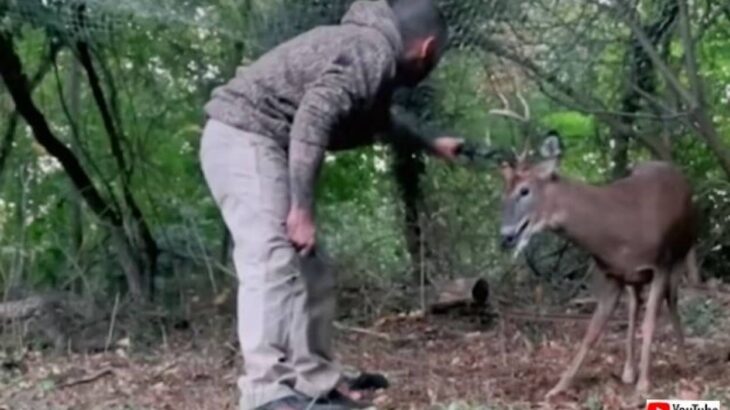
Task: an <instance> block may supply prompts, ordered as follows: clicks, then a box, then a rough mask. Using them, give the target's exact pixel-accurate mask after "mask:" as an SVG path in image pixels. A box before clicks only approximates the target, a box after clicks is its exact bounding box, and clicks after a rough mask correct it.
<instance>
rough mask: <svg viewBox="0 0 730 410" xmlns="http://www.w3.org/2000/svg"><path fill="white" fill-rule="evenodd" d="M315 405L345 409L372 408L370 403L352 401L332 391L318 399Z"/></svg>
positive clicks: (338, 392) (336, 391)
mask: <svg viewBox="0 0 730 410" xmlns="http://www.w3.org/2000/svg"><path fill="white" fill-rule="evenodd" d="M315 403H316V404H321V405H329V406H341V407H342V408H346V409H366V408H368V407H371V406H372V403H369V402H364V401H356V400H353V399H351V398H350V397H347V396H346V395H344V394H342V393H341V392H340V391H338V390H332V391H331V392H329V394H328V395H326V396H324V397H320V398H318V399H317V401H316V402H315Z"/></svg>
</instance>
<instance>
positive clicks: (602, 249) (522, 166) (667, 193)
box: [500, 131, 698, 399]
mask: <svg viewBox="0 0 730 410" xmlns="http://www.w3.org/2000/svg"><path fill="white" fill-rule="evenodd" d="M562 151H563V150H562V141H561V137H560V135H559V134H558V133H557V132H554V131H551V132H550V133H548V135H547V136H546V137H545V138H544V141H543V144H542V147H541V148H540V149H539V154H540V155H539V156H538V158H533V159H530V158H528V155H527V153H526V152H523V153H522V154H521V155H519V156H517V157H516V158H513V159H511V160H508V161H504V162H503V163H502V166H501V175H502V179H503V182H504V186H503V193H502V201H501V207H502V209H501V223H500V237H501V245H502V247H503V248H504V249H505V250H512V251H513V252H514V256H515V257H517V256H518V255H519V254H520V253H521V252H522V250H524V249H525V247H526V246H527V245H528V244H529V242H530V239H531V238H532V237H533V236H534V235H535V234H537V233H539V232H542V231H550V232H554V233H556V234H557V235H560V236H562V237H563V238H565V239H567V240H569V241H570V242H572V243H573V244H574V245H576V246H578V247H579V248H582V249H584V250H585V251H587V252H588V253H589V254H590V256H591V258H592V267H593V268H595V269H594V272H595V277H594V279H596V285H597V286H595V289H594V294H595V298H596V300H597V306H596V309H595V311H594V313H593V316H592V318H591V320H590V323H589V325H588V329H587V331H586V333H585V335H584V337H583V340H582V341H581V343H580V346H579V348H578V351H577V352H576V354H575V356H574V357H573V359H572V361H571V362H570V364H569V365H568V366H567V368H566V369H565V371H564V372H563V373H562V376H561V377H560V380H559V381H558V382H557V384H556V385H555V386H554V387H553V388H552V389H551V390H550V391H548V393H547V394H546V396H545V398H546V399H550V398H552V397H553V396H556V395H558V394H560V393H563V392H565V391H566V390H567V389H569V388H570V387H571V385H572V383H573V380H574V378H575V376H576V374H577V373H578V371H579V369H580V367H581V365H582V363H583V361H584V360H585V358H586V355H587V354H588V353H589V350H590V349H591V348H592V347H594V345H595V344H596V342H597V340H598V339H599V338H600V336H601V334H602V332H603V330H604V328H605V327H606V324H607V322H608V319H609V318H610V316H611V315H612V313H613V311H614V310H615V307H616V305H617V302H618V300H619V298H620V295H621V294H622V292H623V290H624V289H625V290H626V293H627V296H628V329H627V336H626V342H625V351H626V357H625V362H624V365H623V371H622V374H621V380H622V382H623V383H625V384H627V385H632V384H633V385H634V388H635V390H634V391H635V395H637V396H639V397H642V396H645V395H646V394H647V393H648V391H649V389H650V384H651V381H650V364H651V348H652V340H653V338H654V333H655V328H656V323H657V318H658V314H659V309H660V306H661V305H662V303H664V302H666V304H667V307H668V312H669V316H670V321H671V324H672V327H673V331H674V333H675V336H676V339H677V343H678V349H679V355H680V366H682V367H685V366H686V349H685V343H684V334H683V330H682V324H681V320H680V315H679V310H678V306H677V304H678V288H679V283H680V280H681V278H682V275H683V273H686V272H687V271H689V273H688V274H689V275H690V277H694V276H697V273H696V269H697V267H696V266H697V265H696V261H695V251H694V249H695V248H694V247H695V242H696V240H697V236H698V233H697V223H696V214H695V205H694V204H693V200H692V196H693V190H692V187H691V185H690V183H689V181H688V179H687V178H686V177H685V176H684V175H683V174H682V172H681V171H680V170H679V169H678V168H677V167H676V166H675V165H673V164H671V163H669V162H661V161H647V162H643V163H640V164H638V165H636V166H634V167H633V169H632V170H631V171H630V174H629V175H628V176H626V177H624V178H621V179H618V180H615V181H613V182H610V183H605V184H601V185H592V184H588V183H585V182H582V181H579V180H574V179H570V178H567V177H565V176H563V175H561V174H560V172H559V166H560V160H561V158H562ZM645 287H648V292H647V293H648V297H647V301H646V310H645V315H644V318H643V323H642V335H643V338H642V339H643V340H642V343H641V351H640V354H641V356H640V360H639V363H638V378H637V369H636V361H635V350H634V347H635V332H636V322H637V320H638V316H639V307H640V305H641V302H642V301H641V295H642V290H643V289H644V288H645Z"/></svg>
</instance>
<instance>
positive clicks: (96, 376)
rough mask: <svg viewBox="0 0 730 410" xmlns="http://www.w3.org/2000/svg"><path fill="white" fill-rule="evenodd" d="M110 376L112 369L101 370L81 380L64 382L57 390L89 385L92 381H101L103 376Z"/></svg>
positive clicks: (112, 372)
mask: <svg viewBox="0 0 730 410" xmlns="http://www.w3.org/2000/svg"><path fill="white" fill-rule="evenodd" d="M111 374H114V370H113V369H111V368H106V369H102V370H99V371H98V372H96V373H93V374H91V375H89V376H86V377H82V378H80V379H76V380H71V381H69V382H66V383H62V384H60V385H59V386H58V388H59V389H65V388H67V387H72V386H78V385H79V384H86V383H91V382H93V381H96V380H98V379H101V378H102V377H104V376H108V375H111Z"/></svg>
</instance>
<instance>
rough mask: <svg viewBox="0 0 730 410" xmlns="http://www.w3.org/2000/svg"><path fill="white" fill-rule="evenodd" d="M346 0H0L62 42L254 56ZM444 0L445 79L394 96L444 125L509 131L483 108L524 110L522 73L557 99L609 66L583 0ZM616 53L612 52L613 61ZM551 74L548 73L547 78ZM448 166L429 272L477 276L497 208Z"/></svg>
mask: <svg viewBox="0 0 730 410" xmlns="http://www.w3.org/2000/svg"><path fill="white" fill-rule="evenodd" d="M351 3H352V0H154V1H153V0H83V1H82V0H4V2H3V0H0V18H1V19H2V20H3V25H6V26H7V25H10V26H11V27H12V26H21V25H30V26H33V27H36V28H41V29H44V30H47V31H48V32H49V33H51V34H52V35H54V36H57V37H60V38H62V39H66V40H67V41H73V40H76V39H83V40H89V41H93V42H95V43H97V44H98V45H100V46H102V47H103V46H104V45H105V44H109V43H113V42H114V41H118V38H119V37H120V36H119V34H123V33H125V32H128V31H134V30H146V29H149V28H151V27H154V28H161V29H162V30H163V31H160V32H158V33H157V35H156V36H155V41H159V42H160V44H165V42H166V41H170V42H173V41H174V40H175V36H176V33H175V31H176V30H186V31H189V32H190V33H192V34H194V35H195V34H200V33H205V34H206V36H216V37H218V38H219V39H222V40H223V41H221V42H222V43H225V42H227V41H242V40H243V39H245V42H246V50H245V54H246V57H247V58H249V59H251V58H255V57H256V56H257V55H259V54H260V53H262V52H265V51H266V50H268V49H270V48H271V47H273V46H275V45H276V44H279V43H280V42H282V41H284V40H286V39H287V38H290V37H292V36H294V35H296V34H298V33H300V32H302V31H305V30H307V29H309V28H312V27H314V26H317V25H320V24H333V23H336V22H338V21H339V19H340V18H341V17H342V15H343V14H344V12H345V11H346V9H347V8H348V7H349V6H350V4H351ZM439 4H440V6H441V8H442V10H443V11H444V14H445V15H446V17H447V20H448V23H449V28H450V34H451V36H450V37H451V44H450V50H451V51H450V54H451V56H452V57H451V59H450V60H449V62H448V63H449V64H447V67H445V68H444V69H442V70H440V71H441V74H439V76H437V77H440V78H442V79H443V77H447V80H448V81H442V82H441V83H439V82H438V81H437V80H438V79H439V78H436V79H435V80H436V81H429V83H427V84H425V85H424V86H422V87H419V88H418V89H417V90H415V91H414V92H408V93H405V94H401V95H399V96H398V98H397V100H396V101H397V103H399V104H400V105H405V106H407V107H408V108H409V109H410V110H411V111H412V112H413V111H414V112H415V113H417V114H418V115H419V116H420V118H421V119H423V120H428V121H431V120H433V121H435V122H437V123H438V125H440V126H445V127H449V126H451V125H453V124H457V123H458V125H459V126H461V127H462V129H463V128H466V127H468V126H469V125H471V127H472V128H471V129H468V132H469V133H472V134H473V135H469V136H473V137H482V136H484V134H492V135H497V134H499V135H502V134H506V132H503V131H504V128H506V127H504V128H503V129H500V130H499V131H495V132H492V130H494V129H497V127H498V126H502V125H503V124H502V122H500V120H497V119H495V118H492V117H489V116H488V115H487V114H486V112H487V111H488V110H489V109H490V108H500V106H501V105H502V99H500V98H498V97H497V96H498V95H500V94H503V95H504V96H505V97H506V98H507V99H509V100H510V101H513V104H512V106H511V108H513V109H515V110H518V111H519V110H520V109H521V107H520V105H519V103H514V102H515V101H517V100H515V98H514V97H515V94H518V93H521V92H522V93H526V92H528V91H527V89H528V88H529V85H528V84H527V82H528V81H539V82H543V84H541V86H544V87H543V91H544V92H546V93H551V92H555V93H556V98H558V97H559V96H560V95H561V93H562V91H561V90H560V87H559V86H560V84H567V85H569V86H570V85H572V84H573V83H579V82H580V80H581V79H583V78H586V77H588V76H612V75H615V73H612V72H606V73H596V72H592V71H591V69H590V67H591V66H592V63H593V62H594V61H595V59H596V58H600V56H605V53H603V52H602V51H603V50H605V49H607V48H610V47H612V46H614V45H615V43H616V42H618V41H621V37H620V36H621V32H620V31H617V30H616V27H617V25H616V24H609V23H607V22H606V19H605V16H604V15H603V14H601V13H599V10H598V8H597V7H595V5H592V3H591V2H590V1H588V2H586V1H582V0H557V1H549V2H548V1H543V0H440V1H439ZM563 10H570V11H571V13H563V12H562V11H563ZM164 30H170V31H169V32H168V33H165V32H164ZM166 36H169V37H166ZM205 41H208V40H205ZM620 62H621V60H620V59H616V65H617V66H618V65H620ZM523 63H527V64H523ZM603 66H604V67H606V65H605V64H604V65H603ZM538 71H539V72H538ZM541 76H542V77H541ZM546 78H547V79H550V81H548V82H547V84H546V83H545V79H546ZM225 80H226V79H225V78H216V79H215V81H217V82H222V81H225ZM439 84H440V85H439ZM444 84H448V85H447V86H444ZM556 84H557V85H556ZM546 85H547V86H546ZM439 87H441V88H439ZM533 90H534V88H533ZM556 90H557V91H556ZM525 97H528V98H529V96H527V95H525ZM475 106H476V107H475ZM531 108H533V109H532V112H533V115H534V116H539V115H540V112H541V110H542V112H545V111H546V110H545V107H531ZM477 116H479V118H475V117H477ZM591 132H592V130H591ZM503 142H504V141H503ZM510 143H511V142H510ZM444 172H446V171H441V170H439V171H436V174H431V175H429V176H428V178H426V179H427V180H428V183H427V186H426V187H425V190H426V191H427V195H426V196H427V197H428V198H430V201H431V202H430V204H429V207H430V208H429V209H428V210H427V212H429V213H430V216H432V215H436V214H438V215H440V216H439V217H432V218H430V219H429V220H428V221H426V222H424V232H425V235H428V236H429V237H430V249H429V250H428V252H431V253H432V255H435V256H434V258H433V259H438V260H440V261H445V262H444V264H443V266H436V267H433V268H432V271H436V272H462V273H473V274H481V273H483V272H484V271H485V270H489V269H494V268H495V265H497V264H498V263H499V261H493V260H484V259H485V258H484V255H485V254H497V253H498V252H496V251H495V250H494V249H490V248H489V247H490V246H491V247H493V246H494V233H495V232H496V228H495V221H497V220H498V218H497V217H496V216H495V215H494V210H495V209H496V208H497V203H496V197H497V192H496V191H495V184H494V181H488V180H487V179H486V178H484V177H483V176H480V175H468V174H460V175H458V179H459V180H460V181H462V182H461V185H459V186H456V187H454V188H453V189H445V185H446V184H447V182H446V181H448V180H453V179H454V175H444V174H443V173H444ZM449 172H451V171H449ZM439 173H441V174H439ZM449 183H450V182H449ZM454 202H462V203H464V202H468V203H470V204H474V206H471V207H469V209H468V210H466V211H464V210H463V209H460V208H459V207H458V206H453V203H454ZM349 239H351V238H346V239H343V242H346V241H347V240H349ZM556 246H558V247H560V246H562V244H558V245H556ZM560 249H562V248H558V249H557V250H558V251H560ZM553 251H554V249H548V251H547V252H553ZM566 255H568V253H566V251H560V252H557V251H556V252H554V255H551V256H549V257H544V258H537V259H541V260H543V261H542V262H539V263H540V264H541V265H539V266H538V265H535V266H532V269H533V270H535V271H539V272H544V273H545V274H548V273H547V272H549V271H550V270H551V269H554V268H555V267H556V266H558V265H559V264H560V263H561V261H563V260H565V259H580V258H578V257H566ZM576 265H581V263H580V260H579V261H578V262H576V263H572V262H571V266H576ZM571 269H572V268H571ZM573 274H574V273H573Z"/></svg>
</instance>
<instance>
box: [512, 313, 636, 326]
mask: <svg viewBox="0 0 730 410" xmlns="http://www.w3.org/2000/svg"><path fill="white" fill-rule="evenodd" d="M502 316H503V317H505V318H509V319H516V320H524V321H527V322H560V321H566V320H569V321H580V320H591V317H592V315H580V314H569V313H546V314H541V313H534V312H525V311H516V310H511V311H503V312H502ZM609 322H611V323H619V324H627V323H628V322H627V321H626V320H622V319H609Z"/></svg>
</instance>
